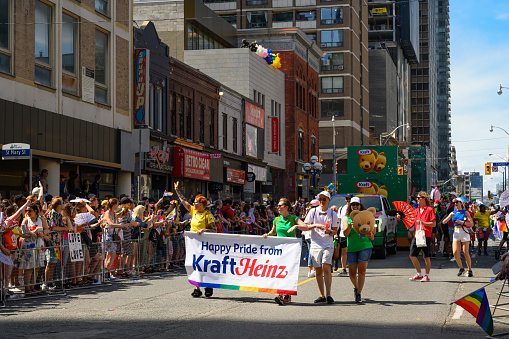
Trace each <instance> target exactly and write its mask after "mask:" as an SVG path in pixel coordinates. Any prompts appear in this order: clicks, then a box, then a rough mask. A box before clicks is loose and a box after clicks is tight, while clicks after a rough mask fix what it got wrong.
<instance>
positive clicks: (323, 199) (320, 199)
mask: <svg viewBox="0 0 509 339" xmlns="http://www.w3.org/2000/svg"><path fill="white" fill-rule="evenodd" d="M318 201H327V198H319V199H318Z"/></svg>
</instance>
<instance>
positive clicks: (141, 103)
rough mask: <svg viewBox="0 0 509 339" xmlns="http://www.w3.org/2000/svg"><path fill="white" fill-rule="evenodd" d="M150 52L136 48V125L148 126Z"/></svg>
mask: <svg viewBox="0 0 509 339" xmlns="http://www.w3.org/2000/svg"><path fill="white" fill-rule="evenodd" d="M149 53H150V51H149V50H147V49H145V48H136V49H135V52H134V56H135V58H134V60H135V77H134V125H135V126H145V125H148V114H147V113H148V81H149V77H148V66H149Z"/></svg>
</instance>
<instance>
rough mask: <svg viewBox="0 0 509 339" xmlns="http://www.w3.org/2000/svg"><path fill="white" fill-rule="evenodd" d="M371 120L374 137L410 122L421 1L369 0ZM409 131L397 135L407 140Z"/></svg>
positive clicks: (397, 131) (399, 138)
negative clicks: (411, 76)
mask: <svg viewBox="0 0 509 339" xmlns="http://www.w3.org/2000/svg"><path fill="white" fill-rule="evenodd" d="M368 7H369V80H370V85H369V97H370V99H369V103H370V108H369V122H370V132H371V136H372V137H374V140H377V141H378V140H379V139H378V138H379V137H380V135H382V134H383V133H390V132H391V131H392V130H393V129H395V128H397V127H398V126H402V125H405V124H407V123H409V122H410V94H409V92H410V84H409V83H410V65H415V64H417V63H418V62H419V2H418V0H404V1H402V0H395V1H380V0H370V1H369V3H368ZM409 132H410V131H409V130H408V129H407V128H398V129H397V130H396V135H395V137H396V138H397V139H398V140H399V141H400V142H408V141H409V137H410V133H409Z"/></svg>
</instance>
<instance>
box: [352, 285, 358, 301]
mask: <svg viewBox="0 0 509 339" xmlns="http://www.w3.org/2000/svg"><path fill="white" fill-rule="evenodd" d="M353 298H354V299H357V287H354V288H353Z"/></svg>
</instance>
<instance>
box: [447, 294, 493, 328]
mask: <svg viewBox="0 0 509 339" xmlns="http://www.w3.org/2000/svg"><path fill="white" fill-rule="evenodd" d="M454 303H455V304H456V305H458V306H460V307H463V308H464V309H465V310H466V311H467V312H468V313H470V314H471V315H473V316H474V317H475V318H476V322H477V325H479V326H481V328H482V329H483V330H484V331H485V332H486V333H488V335H490V336H493V317H492V316H491V311H490V304H489V303H488V297H487V296H486V291H485V290H484V287H481V288H480V289H478V290H477V291H474V292H472V293H470V294H469V295H467V296H464V297H463V298H461V299H458V300H456V301H455V302H454Z"/></svg>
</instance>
